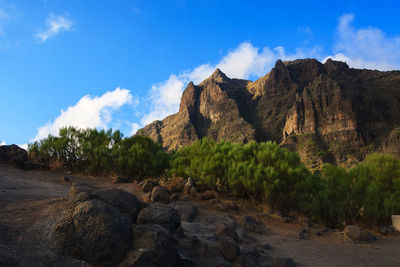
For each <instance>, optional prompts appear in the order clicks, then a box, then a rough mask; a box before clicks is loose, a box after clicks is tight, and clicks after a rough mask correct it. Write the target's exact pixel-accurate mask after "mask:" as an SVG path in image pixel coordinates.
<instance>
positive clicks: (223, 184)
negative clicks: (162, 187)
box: [169, 139, 311, 209]
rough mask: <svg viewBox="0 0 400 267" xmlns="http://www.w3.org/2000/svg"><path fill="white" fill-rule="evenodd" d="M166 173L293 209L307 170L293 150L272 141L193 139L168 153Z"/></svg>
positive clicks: (300, 198)
mask: <svg viewBox="0 0 400 267" xmlns="http://www.w3.org/2000/svg"><path fill="white" fill-rule="evenodd" d="M170 166H171V168H170V169H169V174H170V175H172V174H173V175H176V176H182V177H192V178H194V179H195V180H196V182H197V183H198V184H201V185H206V186H207V187H208V188H211V189H214V190H217V191H219V192H221V193H225V194H227V195H231V196H235V197H238V198H246V199H250V200H253V201H266V202H268V203H269V204H270V205H271V206H272V207H273V208H277V209H294V208H295V207H297V206H298V203H300V202H302V201H304V198H305V196H307V194H305V190H306V188H305V187H304V186H305V185H306V184H307V182H306V181H307V180H310V179H311V173H310V172H309V171H308V170H307V169H306V168H305V167H304V165H303V164H302V163H301V162H300V158H299V156H298V155H297V154H295V153H292V152H290V151H289V150H287V149H285V148H281V147H279V145H277V144H276V143H274V142H265V143H256V142H250V143H248V144H245V145H243V144H232V143H230V142H226V141H220V142H215V141H212V140H209V139H203V140H200V141H196V142H194V143H193V144H191V145H189V146H187V147H184V148H182V149H180V150H179V151H178V153H177V154H176V155H174V156H173V157H172V160H171V164H170Z"/></svg>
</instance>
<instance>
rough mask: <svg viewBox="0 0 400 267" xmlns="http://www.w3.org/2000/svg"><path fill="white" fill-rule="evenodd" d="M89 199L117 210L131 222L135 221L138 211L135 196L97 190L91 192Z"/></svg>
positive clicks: (110, 190)
mask: <svg viewBox="0 0 400 267" xmlns="http://www.w3.org/2000/svg"><path fill="white" fill-rule="evenodd" d="M91 198H93V199H100V200H102V201H104V202H105V203H107V204H109V205H111V206H113V207H114V208H117V209H118V210H119V211H120V212H121V213H122V214H123V215H125V216H127V217H129V218H130V219H131V220H132V221H135V220H136V216H137V214H138V210H139V205H138V199H137V197H136V196H134V195H132V194H130V193H128V192H126V191H124V190H121V189H108V190H99V191H95V192H93V194H92V196H91Z"/></svg>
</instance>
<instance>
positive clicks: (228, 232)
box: [214, 224, 239, 242]
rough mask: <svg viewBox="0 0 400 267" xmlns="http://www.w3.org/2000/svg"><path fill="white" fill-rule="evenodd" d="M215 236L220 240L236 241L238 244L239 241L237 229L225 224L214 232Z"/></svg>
mask: <svg viewBox="0 0 400 267" xmlns="http://www.w3.org/2000/svg"><path fill="white" fill-rule="evenodd" d="M214 234H215V236H216V237H217V238H218V240H221V239H224V238H232V239H233V240H234V241H236V242H238V241H239V236H238V234H237V233H236V231H235V229H233V228H232V227H228V226H226V225H224V224H220V225H219V226H218V227H217V228H216V229H215V230H214Z"/></svg>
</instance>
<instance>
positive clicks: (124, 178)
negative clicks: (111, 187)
mask: <svg viewBox="0 0 400 267" xmlns="http://www.w3.org/2000/svg"><path fill="white" fill-rule="evenodd" d="M130 181H131V179H130V178H129V177H128V176H119V175H116V176H114V177H112V178H111V182H112V183H113V184H120V183H129V182H130Z"/></svg>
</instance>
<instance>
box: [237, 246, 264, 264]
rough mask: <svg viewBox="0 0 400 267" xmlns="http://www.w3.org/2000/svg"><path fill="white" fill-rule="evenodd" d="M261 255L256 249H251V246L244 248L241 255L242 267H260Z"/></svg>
mask: <svg viewBox="0 0 400 267" xmlns="http://www.w3.org/2000/svg"><path fill="white" fill-rule="evenodd" d="M259 258H260V253H259V251H258V250H257V249H256V248H251V247H249V246H243V248H242V253H241V266H243V267H253V266H259V265H260V263H259V260H258V259H259Z"/></svg>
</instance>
